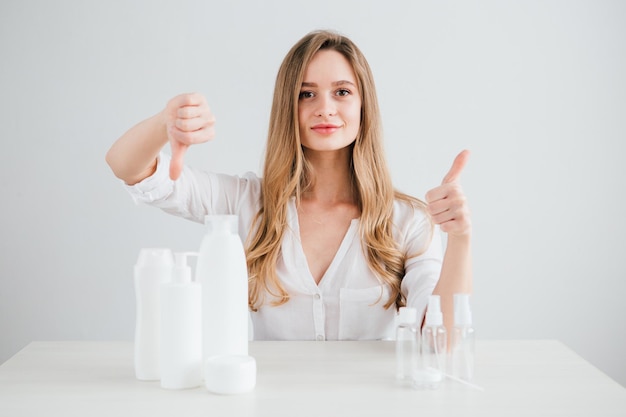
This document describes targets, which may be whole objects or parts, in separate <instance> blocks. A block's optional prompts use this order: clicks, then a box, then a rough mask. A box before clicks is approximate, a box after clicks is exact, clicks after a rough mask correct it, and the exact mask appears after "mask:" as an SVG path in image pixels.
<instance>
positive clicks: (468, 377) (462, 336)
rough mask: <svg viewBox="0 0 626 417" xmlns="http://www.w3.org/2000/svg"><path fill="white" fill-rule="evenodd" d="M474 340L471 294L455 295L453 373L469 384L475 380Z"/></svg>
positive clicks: (452, 349)
mask: <svg viewBox="0 0 626 417" xmlns="http://www.w3.org/2000/svg"><path fill="white" fill-rule="evenodd" d="M474 339H475V336H474V327H472V311H471V309H470V303H469V294H454V329H453V331H452V341H451V342H452V346H451V350H450V354H451V358H450V359H451V365H452V370H451V373H452V375H453V376H454V377H456V378H459V379H462V380H465V381H468V382H471V381H472V380H473V379H474Z"/></svg>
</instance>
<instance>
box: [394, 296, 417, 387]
mask: <svg viewBox="0 0 626 417" xmlns="http://www.w3.org/2000/svg"><path fill="white" fill-rule="evenodd" d="M396 320H397V322H396V323H397V324H396V380H398V381H399V382H402V383H410V382H411V380H412V378H413V371H414V369H415V366H416V360H417V355H418V349H419V345H418V340H419V332H418V330H417V310H416V309H415V308H412V307H400V309H399V310H398V316H397V317H396Z"/></svg>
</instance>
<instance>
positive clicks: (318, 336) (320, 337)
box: [316, 334, 324, 342]
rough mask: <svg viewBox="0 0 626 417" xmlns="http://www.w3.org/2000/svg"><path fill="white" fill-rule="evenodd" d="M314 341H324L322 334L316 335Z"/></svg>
mask: <svg viewBox="0 0 626 417" xmlns="http://www.w3.org/2000/svg"><path fill="white" fill-rule="evenodd" d="M316 339H317V340H318V341H320V342H321V341H323V340H324V335H323V334H318V335H317V338H316Z"/></svg>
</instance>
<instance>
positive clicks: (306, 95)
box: [299, 91, 313, 99]
mask: <svg viewBox="0 0 626 417" xmlns="http://www.w3.org/2000/svg"><path fill="white" fill-rule="evenodd" d="M299 97H300V98H301V99H303V98H311V97H313V93H312V92H311V91H301V92H300V96H299Z"/></svg>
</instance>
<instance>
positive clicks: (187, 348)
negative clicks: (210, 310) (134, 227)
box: [161, 252, 202, 389]
mask: <svg viewBox="0 0 626 417" xmlns="http://www.w3.org/2000/svg"><path fill="white" fill-rule="evenodd" d="M188 256H197V253H195V252H181V253H175V254H174V259H175V266H174V272H173V274H172V279H171V281H170V282H168V283H165V284H162V286H161V387H163V388H168V389H185V388H194V387H198V386H200V385H201V384H202V293H201V288H200V284H199V283H198V282H194V281H193V280H192V274H191V268H190V267H189V266H188V265H187V257H188Z"/></svg>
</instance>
